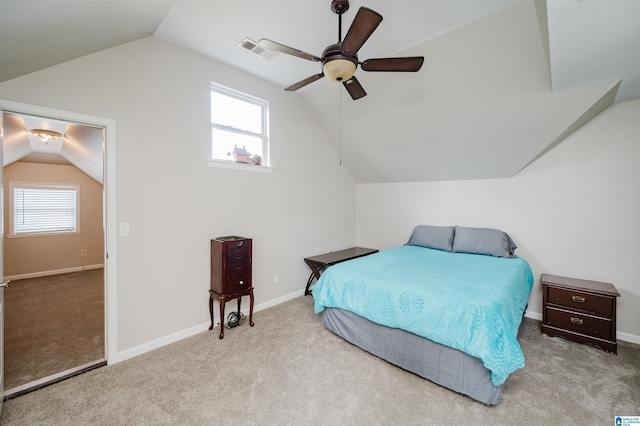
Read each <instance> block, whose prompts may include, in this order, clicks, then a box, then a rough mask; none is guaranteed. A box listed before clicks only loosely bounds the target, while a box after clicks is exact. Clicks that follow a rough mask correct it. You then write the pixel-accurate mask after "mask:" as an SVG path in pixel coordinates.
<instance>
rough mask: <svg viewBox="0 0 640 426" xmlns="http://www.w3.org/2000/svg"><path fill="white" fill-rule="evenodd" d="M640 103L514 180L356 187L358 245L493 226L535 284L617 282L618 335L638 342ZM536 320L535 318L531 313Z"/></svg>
mask: <svg viewBox="0 0 640 426" xmlns="http://www.w3.org/2000/svg"><path fill="white" fill-rule="evenodd" d="M639 183H640V101H632V102H625V103H620V104H615V105H613V106H612V107H609V108H608V109H607V110H605V111H604V112H603V113H601V114H600V115H598V116H596V117H595V118H594V119H593V120H591V121H590V122H589V123H587V124H586V125H585V126H583V127H582V128H581V129H579V130H578V131H576V132H575V133H573V134H572V135H571V136H569V137H568V138H567V139H565V140H564V141H563V142H561V143H560V144H559V145H558V146H556V147H555V148H553V149H552V150H550V151H549V152H547V153H546V154H545V155H544V156H542V157H541V158H540V159H538V160H537V161H536V162H534V163H533V164H531V165H530V166H529V167H527V168H526V169H524V170H523V171H521V172H520V173H519V174H518V175H517V176H515V177H513V178H510V179H492V180H476V181H447V182H422V183H397V184H360V185H357V190H356V191H357V202H356V208H357V221H356V223H357V238H356V240H357V244H358V245H360V246H365V247H375V248H379V249H388V248H391V247H393V246H397V245H401V244H404V243H406V242H407V240H408V239H409V235H410V234H411V231H412V229H413V227H414V226H415V225H418V224H431V225H456V224H457V225H461V226H477V227H491V228H499V229H502V230H504V231H506V232H508V233H509V234H510V235H511V236H512V238H513V239H514V240H515V242H516V243H517V245H518V247H519V248H518V249H517V251H516V254H518V255H519V256H520V257H523V258H525V259H526V260H528V261H529V263H530V264H531V267H532V269H533V272H534V276H535V278H536V281H535V284H534V287H533V291H532V293H531V297H530V299H529V307H528V314H529V315H531V316H534V317H539V318H541V317H540V316H539V315H541V312H542V293H541V291H542V290H541V287H540V283H539V278H540V274H542V273H550V274H554V275H564V276H570V277H576V278H583V279H589V280H597V281H605V282H611V283H613V284H614V285H615V286H616V288H617V289H618V291H619V292H620V294H621V297H620V298H619V299H618V304H617V308H618V317H617V319H618V332H619V333H618V337H619V338H621V339H623V340H629V341H634V342H636V343H640V309H638V306H640V278H639V276H638V262H639V261H640V191H639V188H638V185H639ZM536 314H537V315H536Z"/></svg>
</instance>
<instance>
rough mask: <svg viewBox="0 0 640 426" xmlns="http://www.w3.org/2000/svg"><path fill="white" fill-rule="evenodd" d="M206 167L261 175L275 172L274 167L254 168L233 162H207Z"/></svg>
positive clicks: (250, 165)
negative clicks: (259, 173)
mask: <svg viewBox="0 0 640 426" xmlns="http://www.w3.org/2000/svg"><path fill="white" fill-rule="evenodd" d="M207 165H208V166H209V167H217V168H220V169H235V170H244V171H249V172H262V173H273V171H274V170H275V168H274V167H269V166H254V165H252V164H243V163H234V162H233V161H225V160H207Z"/></svg>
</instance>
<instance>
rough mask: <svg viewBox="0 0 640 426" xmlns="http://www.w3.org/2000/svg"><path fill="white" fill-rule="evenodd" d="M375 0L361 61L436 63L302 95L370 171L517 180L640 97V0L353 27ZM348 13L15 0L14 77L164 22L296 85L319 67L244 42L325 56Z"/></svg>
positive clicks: (0, 50) (3, 36)
mask: <svg viewBox="0 0 640 426" xmlns="http://www.w3.org/2000/svg"><path fill="white" fill-rule="evenodd" d="M360 6H367V7H369V8H371V9H374V10H376V11H377V12H379V13H380V14H381V15H382V16H383V17H384V20H383V21H382V23H381V25H380V27H379V28H378V29H377V30H376V31H375V32H374V34H373V35H372V36H371V38H370V39H369V40H368V41H367V42H366V43H365V45H364V47H363V48H362V49H361V50H360V52H359V54H358V56H359V57H360V60H364V59H367V58H371V57H388V56H402V55H421V56H425V65H424V66H423V68H422V70H421V71H420V72H418V73H415V74H413V73H411V74H404V73H403V74H401V75H398V74H391V73H372V72H370V73H367V72H363V71H362V70H358V71H357V73H356V75H357V77H358V79H359V80H360V82H361V83H362V85H363V86H364V88H365V90H366V91H367V93H368V96H366V97H365V98H362V99H360V100H358V101H352V100H351V99H350V98H349V96H348V95H347V94H346V92H345V91H344V89H341V87H340V85H336V84H335V83H331V82H327V81H326V79H322V80H320V81H318V82H317V83H314V84H312V85H309V86H307V87H306V88H305V89H304V90H303V91H300V92H299V93H290V94H288V95H290V96H300V97H301V98H302V99H303V100H304V102H306V104H307V105H308V107H309V109H310V111H311V112H312V113H314V114H315V115H316V118H317V120H318V123H319V124H320V126H321V127H322V128H323V130H324V131H325V133H326V135H327V137H328V138H329V140H330V141H331V143H332V144H333V145H334V147H335V148H336V151H338V152H339V153H340V155H341V157H342V159H343V162H344V164H345V165H346V166H347V167H348V168H349V170H350V172H351V173H352V175H353V176H354V178H355V179H356V181H358V182H396V181H421V180H442V179H477V178H492V177H506V176H513V175H514V174H515V173H517V172H518V171H519V170H520V169H521V168H523V167H525V166H526V165H527V164H528V163H530V162H531V161H533V160H534V159H535V158H537V156H539V155H541V153H543V152H545V151H546V150H548V149H550V147H552V146H553V145H554V144H556V143H558V142H559V141H560V140H562V138H564V137H566V136H567V135H568V134H570V133H571V132H572V131H574V130H575V129H577V128H578V127H579V126H580V125H582V124H584V122H586V121H588V120H589V119H590V118H592V117H593V116H595V115H596V114H597V113H598V112H600V111H601V110H603V109H604V108H606V107H607V106H608V105H610V104H611V103H612V102H614V101H618V102H619V101H626V100H631V99H640V55H638V53H637V52H638V47H639V46H640V25H638V24H637V23H638V19H639V18H640V2H639V1H637V0H563V1H549V2H545V1H544V0H455V1H452V0H394V1H393V2H391V1H388V0H352V1H351V8H350V10H349V11H348V12H347V13H346V14H345V15H344V17H343V36H344V34H345V33H346V31H347V29H348V26H349V25H350V23H351V20H352V19H353V17H354V16H355V13H356V11H357V9H358V7H360ZM337 23H338V17H337V15H335V14H334V13H332V12H331V10H330V0H234V1H229V0H177V1H175V0H85V1H83V2H77V1H72V0H31V1H29V2H26V1H12V0H0V40H2V43H0V82H2V81H6V80H8V79H11V78H15V77H18V76H21V75H24V74H26V73H29V72H34V71H37V70H39V69H43V68H46V67H49V66H52V65H55V64H58V63H61V62H65V61H68V60H71V59H74V58H77V57H81V56H83V55H86V54H89V53H92V52H96V51H99V50H102V49H105V48H108V47H112V46H117V45H119V44H122V43H126V42H128V41H133V40H136V39H138V38H142V37H146V36H150V35H154V34H155V35H156V36H158V37H161V38H163V39H165V40H168V41H170V42H172V43H175V44H177V45H180V46H183V47H185V48H187V49H190V50H193V51H196V52H198V53H201V54H203V55H206V56H209V57H211V58H213V59H216V60H218V61H221V62H224V63H227V64H230V65H232V66H234V67H237V68H239V69H242V70H245V71H247V72H250V73H253V74H255V75H257V76H259V77H261V78H263V79H265V80H268V81H270V82H273V83H274V84H276V85H279V86H281V87H286V86H288V85H290V84H292V83H294V82H296V81H299V80H301V79H303V78H305V77H307V76H309V75H312V74H316V73H318V72H319V64H317V63H313V62H310V61H305V60H302V59H299V58H294V57H290V56H288V55H283V54H279V55H278V56H276V57H275V58H273V59H268V60H266V59H262V58H260V57H257V56H255V55H253V54H251V53H248V52H246V51H244V50H241V49H239V48H237V47H236V45H237V44H238V43H239V42H240V41H241V40H242V39H243V38H245V37H249V38H252V39H253V40H256V41H257V40H259V39H260V38H263V37H264V38H270V39H272V40H275V41H278V42H280V43H283V44H286V45H289V46H292V47H295V48H297V49H300V50H304V51H307V52H309V53H313V54H315V55H320V54H321V53H322V50H323V49H324V48H325V47H326V46H327V45H329V44H332V43H334V42H336V41H337V38H338V29H337ZM239 89H240V90H241V89H242V88H239ZM340 105H342V106H341V107H340ZM340 110H342V131H339V129H338V126H337V125H336V123H337V122H338V123H339V122H340V120H339V118H340V117H339V115H338V112H339V111H340ZM94 163H95V161H94Z"/></svg>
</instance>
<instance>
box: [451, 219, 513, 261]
mask: <svg viewBox="0 0 640 426" xmlns="http://www.w3.org/2000/svg"><path fill="white" fill-rule="evenodd" d="M516 248H518V246H516V244H515V243H514V242H513V240H512V239H511V237H509V235H508V234H507V233H506V232H502V231H500V230H499V229H491V228H465V227H462V226H456V229H455V239H454V241H453V251H454V252H456V253H472V254H484V255H488V256H497V257H517V256H516V255H515V254H514V251H515V250H516Z"/></svg>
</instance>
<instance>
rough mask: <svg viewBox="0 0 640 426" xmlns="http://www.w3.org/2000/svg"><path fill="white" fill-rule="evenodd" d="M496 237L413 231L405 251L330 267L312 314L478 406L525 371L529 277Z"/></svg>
mask: <svg viewBox="0 0 640 426" xmlns="http://www.w3.org/2000/svg"><path fill="white" fill-rule="evenodd" d="M515 248H516V246H515V244H514V243H513V241H512V240H511V238H510V237H509V236H508V235H507V234H506V233H504V232H502V231H499V230H494V229H488V228H463V227H432V226H427V225H420V226H417V227H416V228H415V229H414V231H413V233H412V236H411V238H410V240H409V242H408V243H407V244H406V245H403V246H400V247H395V248H392V249H390V250H385V251H381V252H379V253H375V254H371V255H369V256H365V257H362V258H359V259H354V260H351V261H347V262H343V263H340V264H337V265H334V266H331V267H329V268H328V269H327V270H326V271H325V272H324V273H323V274H322V276H321V277H320V280H319V281H318V283H317V284H316V286H315V287H314V288H313V292H312V294H313V297H314V310H315V312H316V313H320V312H322V321H323V324H324V325H325V326H326V327H327V328H329V329H330V330H331V331H333V332H334V333H336V334H338V335H339V336H341V337H342V338H344V339H345V340H347V341H349V342H351V343H353V344H355V345H357V346H359V347H361V348H363V349H364V350H366V351H368V352H370V353H372V354H374V355H376V356H379V357H380V358H383V359H385V360H387V361H389V362H391V363H393V364H395V365H398V366H399V367H401V368H403V369H405V370H408V371H411V372H413V373H416V374H418V375H420V376H422V377H424V378H427V379H429V380H431V381H433V382H435V383H437V384H439V385H441V386H444V387H447V388H449V389H452V390H454V391H456V392H459V393H462V394H465V395H468V396H470V397H472V398H474V399H476V400H478V401H480V402H483V403H485V404H487V405H497V404H499V403H500V401H501V399H502V390H503V387H504V382H505V380H506V379H507V377H508V376H509V374H511V373H513V372H514V371H515V370H517V369H519V368H522V367H524V362H525V360H524V356H523V354H522V351H521V349H520V345H519V343H518V340H517V334H518V329H519V327H520V323H521V321H522V316H523V313H524V310H525V308H526V305H527V301H528V299H529V294H530V292H531V287H532V284H533V275H532V273H531V268H530V267H529V264H528V263H527V262H526V261H525V260H524V259H521V258H519V257H517V256H515V254H514V250H515Z"/></svg>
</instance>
